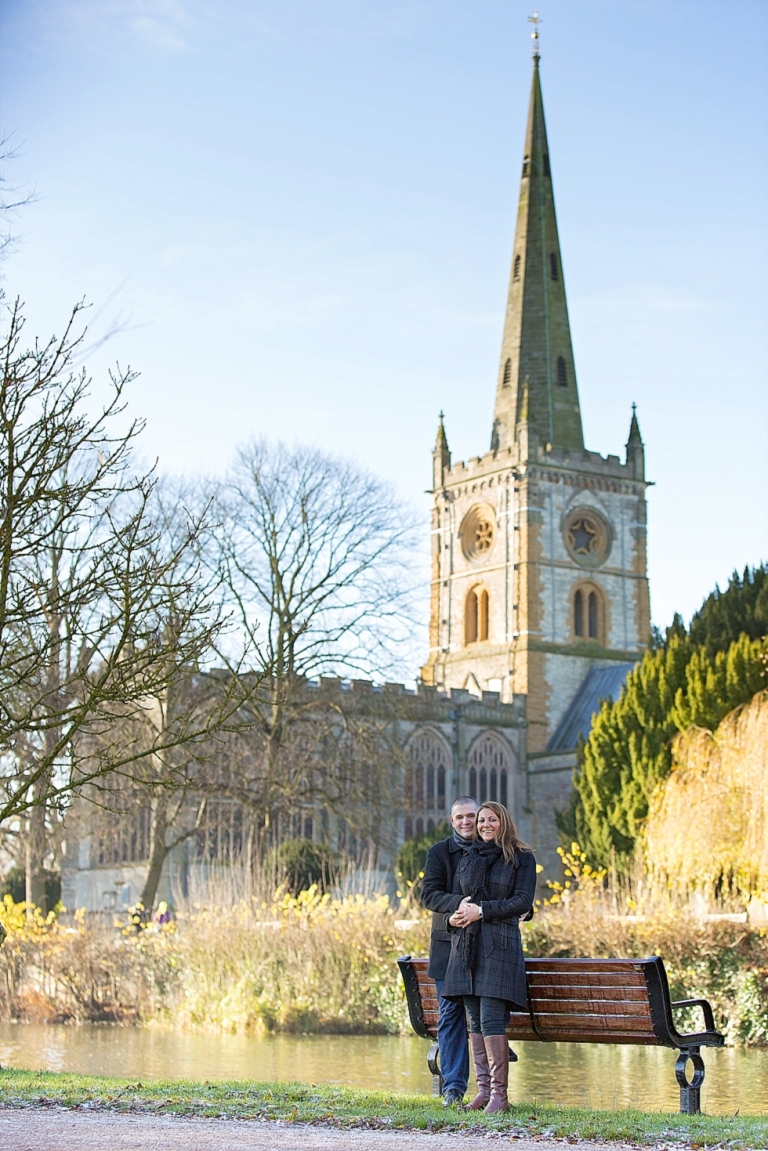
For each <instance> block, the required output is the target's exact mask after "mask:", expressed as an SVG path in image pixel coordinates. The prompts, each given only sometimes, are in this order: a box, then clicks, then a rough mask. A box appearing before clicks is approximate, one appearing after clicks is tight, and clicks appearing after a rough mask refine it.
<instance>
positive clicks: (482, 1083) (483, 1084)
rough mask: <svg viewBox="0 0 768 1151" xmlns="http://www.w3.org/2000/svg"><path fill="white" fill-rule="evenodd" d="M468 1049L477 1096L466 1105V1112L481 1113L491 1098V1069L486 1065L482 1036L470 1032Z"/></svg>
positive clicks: (486, 1056)
mask: <svg viewBox="0 0 768 1151" xmlns="http://www.w3.org/2000/svg"><path fill="white" fill-rule="evenodd" d="M505 1038H506V1036H505ZM469 1048H470V1051H471V1052H472V1062H473V1063H474V1065H475V1079H476V1080H477V1095H476V1096H475V1097H474V1099H473V1100H472V1102H471V1103H468V1104H467V1111H482V1109H483V1107H485V1105H486V1103H487V1102H488V1100H489V1099H490V1098H491V1068H490V1066H489V1064H488V1053H487V1051H486V1050H485V1040H484V1039H483V1037H482V1035H473V1034H472V1032H470V1034H469Z"/></svg>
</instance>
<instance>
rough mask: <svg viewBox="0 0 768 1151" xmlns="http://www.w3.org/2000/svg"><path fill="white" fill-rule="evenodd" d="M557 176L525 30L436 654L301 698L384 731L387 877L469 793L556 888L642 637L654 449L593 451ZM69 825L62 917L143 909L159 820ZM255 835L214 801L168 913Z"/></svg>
mask: <svg viewBox="0 0 768 1151" xmlns="http://www.w3.org/2000/svg"><path fill="white" fill-rule="evenodd" d="M552 173H553V162H552V157H551V155H550V151H549V146H548V143H547V132H546V125H545V121H544V105H543V100H542V91H541V77H540V60H539V54H538V39H537V35H536V33H534V57H533V81H532V87H531V96H530V106H529V109H528V122H527V128H526V133H525V144H524V149H523V156H522V165H521V171H520V196H519V202H518V212H517V225H516V230H515V240H514V248H513V251H512V267H511V274H510V280H509V292H508V296H507V308H506V315H505V317H504V327H503V337H502V343H501V356H500V360H499V370H498V377H497V381H496V388H495V400H494V405H493V415H492V418H491V403H490V401H491V386H490V381H489V388H488V400H489V404H488V408H489V432H490V443H489V447H488V450H487V451H485V452H484V453H483V454H481V455H478V456H476V457H474V458H472V459H470V460H468V461H457V462H454V461H453V459H452V457H451V451H450V447H449V442H448V433H447V431H446V428H445V426H444V423H443V418H442V416H441V417H440V423H439V427H438V431H437V441H436V443H435V448H434V451H433V453H432V489H431V499H432V522H431V541H432V546H431V596H430V621H429V651H428V653H426V660H425V662H424V664H423V666H422V668H421V675H420V678H419V681H418V684H417V686H416V688H415V690H408V689H406V688H405V687H403V686H402V685H399V684H384V685H374V684H372V683H368V682H365V681H352V682H351V683H342V682H341V681H339V680H321V681H319V682H318V683H316V684H315V683H307V684H306V686H305V691H306V693H307V704H308V708H309V713H310V714H312V713H313V709H314V712H315V713H316V714H317V716H318V717H321V716H326V715H334V716H337V717H346V719H345V722H347V721H352V720H354V723H355V724H356V725H357V730H358V731H362V730H363V729H364V727H365V725H366V724H367V725H368V727H369V728H370V726H371V724H378V725H379V726H378V729H377V730H378V731H379V732H384V731H385V730H386V733H387V741H385V742H386V743H387V746H388V747H389V748H390V749H391V754H390V759H391V761H392V762H391V765H390V766H391V767H392V768H393V771H392V772H391V774H390V778H393V779H395V778H396V779H398V780H400V781H401V783H402V793H401V794H400V795H399V796H396V797H395V799H396V803H395V809H396V814H395V817H394V820H393V822H392V825H391V826H390V827H389V829H388V831H387V834H386V836H385V837H384V838H382V840H381V841H380V842H378V843H375V844H373V846H374V847H376V848H377V849H378V850H379V851H380V858H381V860H382V863H383V864H384V865H385V866H386V865H387V863H389V864H390V865H391V862H392V858H393V854H394V851H395V850H396V848H397V846H398V844H399V843H402V842H403V841H404V840H407V839H410V838H412V837H414V836H420V835H422V834H423V833H424V832H426V831H430V830H431V829H433V828H434V827H435V826H436V825H437V824H438V823H440V821H441V820H443V819H445V818H446V817H447V815H448V814H449V811H450V804H451V801H452V799H453V798H454V797H455V796H456V795H459V794H463V793H469V794H472V795H475V796H477V798H478V799H479V800H481V801H482V800H485V799H498V800H500V801H501V802H502V803H505V804H507V805H508V806H509V808H510V810H511V811H512V814H513V816H514V818H515V820H516V822H517V824H518V827H519V828H520V831H521V834H522V835H523V837H524V838H525V839H527V840H528V841H529V842H530V843H531V844H532V846H533V847H534V850H535V851H536V855H537V859H538V860H539V862H540V863H541V864H542V865H543V869H544V877H545V878H546V877H553V876H556V875H558V874H559V870H560V863H559V859H558V856H557V853H556V852H557V846H558V829H557V825H556V814H557V812H558V811H562V810H564V809H565V808H566V807H567V806H568V803H569V798H570V792H571V778H572V774H573V769H574V767H575V765H576V749H577V746H578V742H579V739H580V738H582V737H584V736H586V734H587V733H588V731H589V728H590V725H591V722H592V716H593V715H594V713H595V712H596V711H597V709H598V707H599V704H600V701H601V700H604V699H615V698H616V697H617V696H618V693H619V691H620V688H621V685H622V683H623V682H624V679H625V678H626V676H627V673H628V672H629V670H630V669H631V668H632V666H633V665H634V663H635V662H636V661H637V660H639V659H640V658H641V656H642V654H643V652H644V651H645V649H646V646H647V642H648V639H649V634H650V607H649V592H648V579H647V573H646V503H645V489H646V486H647V484H646V480H645V460H644V449H643V442H642V439H641V437H640V429H639V425H638V421H637V416H636V414H635V412H634V410H633V412H632V415H631V419H630V425H629V437H628V439H627V443H626V448H625V455H624V459H623V460H622V459H621V458H620V457H619V456H618V455H607V456H602V455H600V454H599V453H598V452H593V451H589V450H588V449H587V448H586V447H585V445H584V436H583V431H582V423H581V411H580V406H579V391H578V385H577V377H576V365H575V361H574V355H573V347H572V343H571V332H570V325H569V320H568V303H567V297H566V291H565V272H564V267H563V260H562V255H561V250H560V241H559V237H558V230H557V217H556V214H555V200H554V187H553V175H552ZM76 808H77V805H76ZM145 808H146V810H145ZM199 810H200V812H201V813H202V811H203V808H202V807H201V808H200V809H199ZM73 814H74V816H75V817H78V818H72V819H70V820H69V822H70V829H69V833H68V835H67V849H66V854H65V859H64V864H63V868H62V894H63V899H64V902H65V904H66V905H67V906H68V907H70V908H73V907H86V908H87V909H89V910H93V911H96V910H109V909H111V908H115V907H120V906H127V905H129V904H130V903H132V902H134V901H135V900H136V899H137V898H138V897H139V895H140V893H141V891H142V888H143V885H144V880H145V877H146V875H147V869H148V859H149V853H150V840H151V834H150V830H149V827H150V821H151V812H150V810H149V807H148V806H147V805H142V804H138V805H137V804H132V805H131V815H130V817H129V815H128V811H127V810H126V812H125V814H123V815H122V816H119V815H117V814H116V813H114V814H110V813H102V816H101V817H100V821H99V820H96V819H95V818H94V814H93V812H90V813H84V811H83V807H82V806H80V808H79V813H78V811H77V810H76V811H75V812H74V813H73ZM84 815H85V816H86V817H85V818H84ZM105 820H106V822H105ZM248 822H249V815H248V811H247V809H246V808H245V807H243V806H242V805H241V804H240V803H239V802H238V800H237V798H236V797H235V796H233V795H232V794H227V790H226V788H224V789H223V791H222V794H221V796H220V797H218V798H216V799H215V800H214V799H213V798H210V797H209V798H208V799H207V800H206V803H205V805H204V818H203V817H202V816H201V817H200V818H199V819H198V822H197V823H196V824H195V825H194V826H195V832H194V834H189V835H185V836H183V837H181V838H180V840H179V844H178V846H177V847H174V849H173V851H172V852H171V853H170V855H169V857H168V860H167V863H166V865H165V868H164V875H163V880H162V883H161V885H160V889H159V891H158V897H159V898H166V899H169V900H172V899H173V897H174V892H175V891H186V890H187V880H188V877H189V875H190V872H191V871H193V870H194V869H195V868H200V869H204V868H205V867H207V866H209V865H210V864H211V863H215V864H219V863H223V864H227V863H234V862H237V860H238V858H239V857H238V855H237V849H236V844H240V845H242V844H243V843H245V842H246V840H247V839H248ZM128 824H130V825H131V827H133V825H134V824H135V828H134V832H135V833H131V834H128V831H129V830H130V828H128ZM287 827H288V828H289V830H288V831H287V832H286V833H287V834H289V835H297V834H298V835H300V836H303V837H304V838H309V839H315V840H320V841H323V842H326V843H328V844H330V845H331V846H332V847H334V848H336V849H338V850H340V851H342V852H344V851H347V852H348V851H349V839H348V838H345V836H346V835H347V831H345V829H344V827H343V826H342V824H341V823H340V821H339V819H338V817H337V816H336V815H334V813H333V811H330V810H327V809H324V808H323V807H322V805H315V807H312V808H305V809H304V808H303V809H302V810H297V811H295V812H292V813H291V814H290V821H289V823H288V824H287ZM233 829H236V833H235V831H233ZM291 829H292V830H291ZM297 829H298V830H297ZM384 879H385V877H384V876H382V881H384ZM391 880H392V876H391V874H390V875H389V880H387V882H390V881H391ZM385 885H386V884H385Z"/></svg>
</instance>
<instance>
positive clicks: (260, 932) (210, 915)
mask: <svg viewBox="0 0 768 1151" xmlns="http://www.w3.org/2000/svg"><path fill="white" fill-rule="evenodd" d="M565 862H566V863H567V864H568V867H567V873H568V874H569V875H571V876H572V877H573V878H572V879H571V880H566V883H571V884H572V885H573V884H578V890H577V891H576V892H575V893H574V890H573V886H572V887H571V888H570V889H565V888H561V889H560V892H559V893H558V892H555V894H554V895H553V897H552V899H551V900H550V902H549V903H548V904H545V905H543V906H540V907H538V908H537V912H536V916H535V917H534V919H533V921H532V922H531V923H529V924H525V925H524V927H523V946H524V948H525V950H526V953H527V954H528V955H540V956H548V955H557V956H565V955H575V956H579V955H596V956H604V957H606V958H612V957H639V958H642V957H644V956H647V955H653V954H656V955H661V956H662V957H663V958H664V961H665V964H666V968H667V973H668V975H669V982H670V990H671V993H672V998H673V999H689V998H702V999H708V1000H709V1001H710V1003H711V1004H712V1007H713V1010H714V1013H715V1019H716V1020H717V1025H718V1029H719V1030H721V1031H722V1032H723V1033H724V1035H725V1038H726V1043H727V1044H728V1045H733V1046H743V1047H750V1046H754V1047H760V1046H766V1045H768V927H764V926H763V927H761V926H757V925H755V924H750V923H748V922H746V915H739V914H728V913H727V912H724V913H723V914H720V913H718V914H713V915H711V916H708V917H704V918H698V919H697V918H695V917H693V916H692V915H691V914H690V912H689V910H688V909H687V908H686V907H685V906H682V905H678V904H676V903H674V902H673V901H671V900H669V899H667V898H666V897H665V898H664V899H662V900H659V901H656V902H654V901H651V900H650V899H648V898H646V900H645V903H644V905H642V906H640V905H639V900H635V899H634V898H633V899H630V898H629V897H628V896H627V895H626V894H625V893H618V894H617V893H616V892H614V891H613V890H612V889H611V890H606V889H604V888H603V885H602V877H601V875H598V876H596V877H595V876H594V873H591V872H589V871H588V869H587V868H586V867H584V868H582V866H581V861H580V860H579V859H577V858H575V857H572V856H567V857H566V859H565ZM555 886H559V885H555ZM202 894H203V895H204V896H205V899H204V900H203V901H201V902H192V901H189V902H188V903H187V904H184V905H180V907H179V909H178V913H177V918H176V920H175V921H174V922H172V923H170V924H168V925H166V926H163V927H159V928H156V927H155V926H154V925H151V926H149V927H147V928H141V929H139V930H138V931H137V930H135V929H134V928H133V927H132V926H130V925H127V924H126V923H125V921H124V920H123V921H122V922H121V921H120V919H119V918H118V919H117V920H116V922H114V923H102V922H99V921H97V920H95V919H94V918H90V917H88V916H85V915H84V914H82V913H76V914H75V915H74V916H71V917H62V918H61V919H58V918H56V917H55V916H50V917H48V919H43V917H42V916H41V915H40V914H39V912H35V913H33V914H32V915H30V914H28V913H27V908H26V905H24V904H13V903H12V902H11V901H10V897H7V898H6V900H5V901H4V902H3V903H2V904H0V922H2V923H4V925H5V927H6V929H7V931H8V939H7V940H6V942H5V945H4V947H3V960H4V964H5V978H4V980H3V981H1V982H0V1016H2V1018H4V1019H6V1020H14V1021H17V1020H18V1021H22V1022H25V1023H46V1024H51V1023H150V1022H152V1023H158V1024H164V1023H169V1022H172V1023H173V1026H174V1027H175V1028H182V1027H187V1028H190V1029H203V1030H218V1031H220V1032H222V1033H225V1034H233V1033H253V1032H257V1033H258V1032H261V1033H264V1032H268V1033H274V1032H278V1033H287V1034H291V1033H293V1034H336V1035H339V1034H348V1035H349V1034H362V1035H398V1034H407V1033H409V1032H410V1024H409V1021H408V1013H407V1009H406V1005H405V997H404V994H403V988H402V981H401V979H400V974H399V971H398V969H397V963H396V960H397V957H398V955H402V954H404V953H411V954H413V955H426V954H427V952H428V950H429V931H430V919H429V917H428V916H427V915H426V914H425V913H424V912H423V910H422V909H421V908H419V907H417V906H415V905H414V904H413V902H412V901H411V900H408V899H405V900H403V901H402V902H399V901H396V900H390V899H388V898H387V896H371V897H363V896H362V895H357V896H350V897H347V898H345V899H334V898H331V897H330V896H329V895H322V894H320V893H319V892H317V891H316V890H314V889H311V890H310V891H306V892H302V893H301V894H300V895H299V896H297V897H292V896H290V895H287V894H285V893H284V892H282V891H278V892H276V893H274V894H273V895H272V896H270V897H269V898H264V899H262V898H256V897H254V896H251V897H249V898H247V899H246V898H245V897H240V898H238V899H237V900H235V901H234V902H233V901H232V900H230V901H229V902H227V901H225V900H223V899H219V898H215V895H216V892H215V891H213V890H212V891H207V892H205V893H202ZM636 894H637V892H636ZM678 1023H679V1025H680V1026H682V1027H686V1026H687V1025H688V1023H691V1025H692V1026H695V1021H694V1018H693V1017H691V1018H690V1019H686V1018H680V1019H679V1020H678Z"/></svg>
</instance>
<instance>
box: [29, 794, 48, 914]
mask: <svg viewBox="0 0 768 1151" xmlns="http://www.w3.org/2000/svg"><path fill="white" fill-rule="evenodd" d="M45 850H46V836H45V807H44V806H43V805H42V804H40V806H39V807H33V808H32V810H31V811H30V813H29V819H28V820H27V857H26V880H27V890H26V899H27V903H33V904H34V905H35V907H39V908H40V910H41V911H42V913H43V915H47V914H48V900H47V898H46V894H45V869H44V867H43V861H44V860H45Z"/></svg>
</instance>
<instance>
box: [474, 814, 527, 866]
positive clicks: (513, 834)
mask: <svg viewBox="0 0 768 1151" xmlns="http://www.w3.org/2000/svg"><path fill="white" fill-rule="evenodd" d="M486 810H487V811H492V812H493V813H494V815H497V816H498V817H499V822H500V823H501V827H500V828H499V832H498V835H497V836H496V841H495V842H496V843H498V845H499V847H500V848H501V850H502V851H503V853H504V862H505V863H509V862H510V860H512V859H514V858H515V852H516V851H530V850H531V849H530V847H529V846H528V844H527V843H525V842H524V841H523V840H522V839H521V838H520V836H519V835H518V833H517V828H516V827H515V821H514V819H513V818H512V816H511V815H510V814H509V812H508V811H507V809H506V807H505V806H504V804H503V803H494V802H493V801H491V802H489V803H481V804H480V807H479V808H478V811H477V817H478V819H479V818H480V812H481V811H486Z"/></svg>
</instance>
